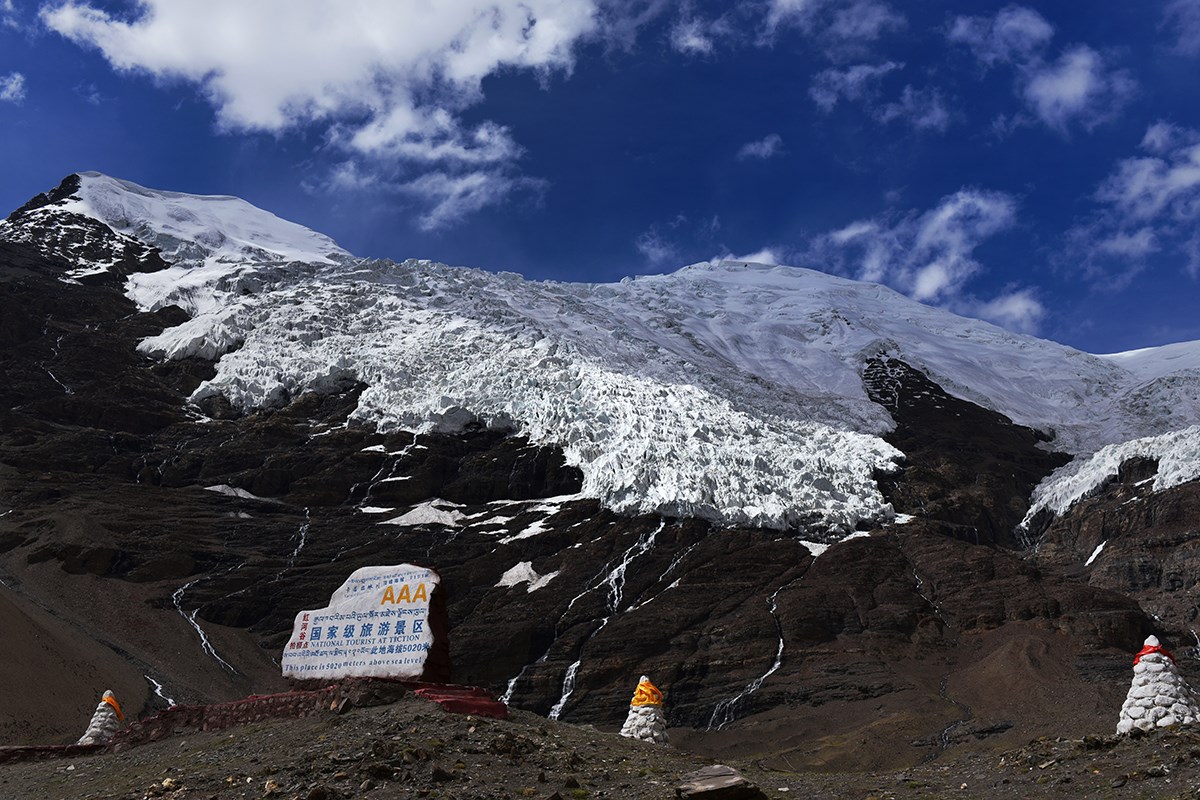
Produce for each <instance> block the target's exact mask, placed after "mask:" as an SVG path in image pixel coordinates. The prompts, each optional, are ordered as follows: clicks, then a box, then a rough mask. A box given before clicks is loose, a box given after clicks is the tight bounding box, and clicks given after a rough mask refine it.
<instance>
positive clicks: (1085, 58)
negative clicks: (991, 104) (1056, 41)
mask: <svg viewBox="0 0 1200 800" xmlns="http://www.w3.org/2000/svg"><path fill="white" fill-rule="evenodd" d="M947 36H948V38H949V39H950V41H952V42H957V43H959V44H965V45H967V46H968V47H969V48H970V49H971V52H972V53H974V55H975V57H976V58H977V59H978V60H979V62H980V64H982V65H983V66H984V67H992V66H995V65H997V64H1009V65H1012V67H1013V68H1014V69H1015V70H1016V73H1017V94H1018V95H1019V96H1020V97H1021V99H1022V100H1023V101H1024V102H1025V105H1026V107H1027V108H1028V109H1029V111H1031V112H1032V113H1033V115H1034V116H1035V117H1037V119H1040V120H1041V121H1042V122H1043V123H1044V124H1045V125H1046V126H1047V127H1049V128H1051V129H1053V130H1055V131H1057V132H1059V133H1061V134H1063V135H1066V134H1067V132H1068V129H1069V128H1070V126H1071V125H1072V124H1074V123H1076V122H1078V123H1079V124H1081V125H1082V126H1083V127H1084V128H1086V129H1088V130H1091V129H1092V128H1094V127H1096V126H1097V125H1099V124H1101V123H1104V122H1107V121H1108V120H1110V119H1112V118H1113V117H1115V116H1116V115H1117V114H1118V113H1119V112H1120V110H1121V109H1122V107H1123V106H1124V105H1125V104H1126V103H1127V102H1128V100H1129V99H1130V97H1132V95H1133V93H1134V91H1135V89H1136V83H1135V82H1134V80H1133V79H1132V78H1131V77H1130V75H1129V73H1128V72H1127V71H1125V70H1119V69H1113V68H1112V67H1111V66H1110V65H1109V64H1107V63H1106V61H1105V58H1104V56H1102V55H1101V54H1100V53H1099V52H1097V51H1096V50H1093V49H1092V48H1090V47H1088V46H1087V45H1082V44H1077V45H1073V46H1071V47H1069V48H1067V49H1066V50H1065V51H1063V52H1062V53H1061V54H1060V55H1059V56H1058V58H1057V59H1055V60H1052V61H1051V60H1047V58H1046V55H1045V52H1046V50H1047V48H1048V47H1049V44H1050V40H1051V39H1052V38H1053V36H1054V26H1052V25H1051V24H1050V23H1049V22H1047V21H1046V19H1045V18H1044V17H1042V15H1041V14H1039V13H1038V12H1036V11H1034V10H1033V9H1030V8H1025V7H1023V6H1009V7H1008V8H1005V9H1003V10H1002V11H1000V12H999V13H997V14H996V16H995V17H958V18H957V19H955V20H954V22H953V23H952V24H951V26H950V30H949V33H948V34H947ZM1025 122H1027V120H1025V119H1023V118H1022V117H1021V116H1002V117H1001V118H1000V119H998V120H997V121H996V122H995V123H993V128H994V129H995V130H996V131H997V132H998V133H1004V132H1007V131H1009V130H1011V129H1012V128H1013V127H1016V126H1017V125H1020V124H1023V123H1025Z"/></svg>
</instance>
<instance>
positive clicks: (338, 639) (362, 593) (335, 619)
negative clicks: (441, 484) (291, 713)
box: [281, 564, 439, 678]
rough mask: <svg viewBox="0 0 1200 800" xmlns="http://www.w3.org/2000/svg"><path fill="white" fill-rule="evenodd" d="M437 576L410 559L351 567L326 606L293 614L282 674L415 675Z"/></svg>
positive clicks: (428, 641) (425, 644) (426, 642)
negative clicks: (350, 571)
mask: <svg viewBox="0 0 1200 800" xmlns="http://www.w3.org/2000/svg"><path fill="white" fill-rule="evenodd" d="M438 580H439V578H438V575H437V573H435V572H434V571H432V570H430V569H426V568H425V567H417V566H413V565H412V564H400V565H398V566H393V567H363V568H362V569H359V570H355V571H354V573H353V574H352V575H351V576H350V577H349V578H348V579H347V580H346V582H345V583H343V584H342V585H341V586H340V587H339V588H338V590H337V591H335V592H334V593H333V596H332V597H330V598H329V605H328V606H327V607H326V608H320V609H317V610H315V611H301V612H300V613H299V614H297V615H296V621H295V622H294V623H293V625H292V638H291V639H290V640H288V643H287V647H286V648H284V651H283V660H282V662H281V666H282V667H283V675H284V677H287V678H343V677H350V676H355V677H361V676H371V677H386V678H418V677H420V676H421V673H422V671H423V670H424V668H425V659H426V656H427V654H428V652H429V649H430V647H431V646H432V644H433V633H432V631H430V630H429V598H430V595H432V594H433V590H434V589H435V588H436V587H437V584H438Z"/></svg>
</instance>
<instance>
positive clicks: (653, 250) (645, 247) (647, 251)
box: [633, 228, 677, 265]
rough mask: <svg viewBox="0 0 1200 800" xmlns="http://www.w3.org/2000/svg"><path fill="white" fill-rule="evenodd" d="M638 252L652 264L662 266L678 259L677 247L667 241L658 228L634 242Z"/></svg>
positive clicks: (647, 232) (652, 229)
mask: <svg viewBox="0 0 1200 800" xmlns="http://www.w3.org/2000/svg"><path fill="white" fill-rule="evenodd" d="M633 244H634V246H635V247H636V248H637V249H638V252H639V253H641V254H642V256H643V257H644V258H645V259H646V261H648V262H650V263H651V264H655V265H657V264H662V263H664V262H667V261H671V260H673V259H675V258H676V255H677V254H676V250H675V245H673V244H672V243H671V242H669V241H667V240H666V239H665V238H664V237H663V236H662V234H660V233H659V232H658V230H657V228H651V229H650V230H648V231H646V232H645V233H643V234H641V235H640V236H638V237H637V239H636V240H635V241H634V243H633Z"/></svg>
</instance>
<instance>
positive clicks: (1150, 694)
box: [1117, 636, 1200, 733]
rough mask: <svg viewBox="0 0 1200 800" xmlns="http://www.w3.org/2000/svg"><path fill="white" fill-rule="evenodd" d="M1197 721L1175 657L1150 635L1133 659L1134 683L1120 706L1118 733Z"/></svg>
mask: <svg viewBox="0 0 1200 800" xmlns="http://www.w3.org/2000/svg"><path fill="white" fill-rule="evenodd" d="M1197 721H1200V704H1197V701H1196V696H1195V694H1194V693H1193V692H1192V687H1190V686H1188V685H1187V682H1186V681H1184V679H1183V677H1182V676H1181V675H1180V674H1179V670H1178V669H1176V668H1175V656H1173V655H1171V653H1170V652H1169V651H1168V650H1167V649H1166V648H1165V647H1163V646H1161V645H1160V644H1159V643H1158V638H1157V637H1155V636H1151V637H1149V638H1147V639H1146V645H1145V647H1143V648H1142V650H1141V652H1139V653H1138V654H1137V656H1136V657H1134V659H1133V684H1132V685H1131V686H1130V687H1129V694H1128V695H1126V696H1125V704H1124V705H1122V706H1121V719H1120V721H1118V722H1117V733H1129V732H1130V731H1132V730H1134V729H1135V728H1136V729H1138V730H1141V731H1152V730H1154V729H1155V728H1167V727H1170V726H1172V725H1190V724H1193V723H1195V722H1197Z"/></svg>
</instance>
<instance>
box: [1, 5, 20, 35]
mask: <svg viewBox="0 0 1200 800" xmlns="http://www.w3.org/2000/svg"><path fill="white" fill-rule="evenodd" d="M0 25H3V26H4V27H6V28H12V29H14V30H20V29H21V21H20V20H19V19H18V18H17V7H16V5H15V4H14V3H13V0H0Z"/></svg>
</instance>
